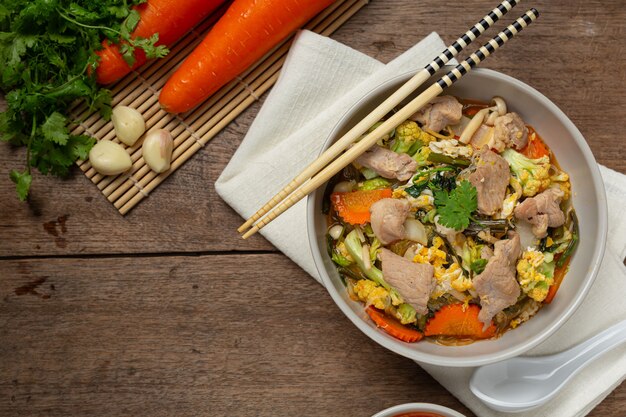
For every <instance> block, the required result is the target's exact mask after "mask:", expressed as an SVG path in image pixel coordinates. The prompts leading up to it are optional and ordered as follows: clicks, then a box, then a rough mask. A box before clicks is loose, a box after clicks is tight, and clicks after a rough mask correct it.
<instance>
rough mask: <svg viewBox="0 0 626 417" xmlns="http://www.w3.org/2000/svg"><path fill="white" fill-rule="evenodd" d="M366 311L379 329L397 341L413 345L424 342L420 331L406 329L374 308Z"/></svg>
mask: <svg viewBox="0 0 626 417" xmlns="http://www.w3.org/2000/svg"><path fill="white" fill-rule="evenodd" d="M365 311H366V312H367V314H368V316H370V318H371V319H372V321H373V322H374V323H376V325H377V326H378V327H380V328H381V329H383V330H384V331H385V332H387V333H388V334H389V335H391V336H393V337H395V338H396V339H400V340H402V341H403V342H407V343H413V342H417V341H420V340H422V337H423V335H422V333H420V332H419V330H414V329H410V328H408V327H406V326H405V325H403V324H401V323H400V322H399V321H398V320H396V319H394V318H393V317H390V316H387V315H386V314H385V313H383V312H382V311H380V310H377V309H375V308H374V307H372V306H369V307H367V308H366V309H365Z"/></svg>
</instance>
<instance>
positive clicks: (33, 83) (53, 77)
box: [0, 0, 168, 200]
mask: <svg viewBox="0 0 626 417" xmlns="http://www.w3.org/2000/svg"><path fill="white" fill-rule="evenodd" d="M143 2H145V0H102V1H90V0H11V1H0V90H1V91H2V93H3V94H4V97H5V99H6V101H7V107H8V108H7V109H6V110H5V111H4V112H0V140H2V141H5V142H9V143H11V144H13V145H16V146H27V147H28V151H27V152H25V154H26V155H27V156H26V158H27V161H26V166H25V168H24V169H23V170H19V169H17V170H13V171H11V174H10V177H11V180H12V181H13V182H14V183H15V184H16V190H17V193H18V197H19V198H20V199H21V200H24V199H26V197H27V195H28V190H29V188H30V184H31V182H32V176H31V175H30V170H31V168H37V169H38V170H39V171H40V172H41V173H43V174H48V173H50V174H54V175H60V176H63V175H66V174H67V173H68V172H69V169H70V167H71V166H72V165H73V163H74V161H75V160H76V159H77V158H81V159H86V158H87V157H88V154H89V150H90V149H91V147H92V146H93V145H94V143H95V140H94V139H92V138H90V137H88V136H83V135H81V136H73V135H71V134H70V129H69V128H68V125H69V124H70V123H71V122H77V121H73V120H70V118H69V116H68V113H69V112H68V108H69V107H70V106H72V105H73V104H74V102H75V101H77V100H83V101H85V102H86V103H87V105H88V106H89V108H90V109H97V110H99V111H100V114H101V115H102V117H103V118H105V119H106V120H108V119H109V118H110V115H111V93H110V92H109V91H108V90H106V89H103V88H100V87H99V86H98V85H97V84H96V77H95V75H94V74H95V69H96V68H97V65H98V63H99V57H98V55H97V54H96V53H95V51H97V50H99V49H101V48H102V44H101V43H102V40H103V39H108V40H110V41H111V42H114V43H117V44H120V45H122V48H123V49H124V48H125V50H124V51H123V52H125V53H124V58H126V59H127V61H132V63H134V59H135V58H134V51H135V49H136V48H142V49H143V50H144V51H145V52H146V55H147V56H148V57H151V58H152V57H154V58H158V57H162V56H164V55H165V54H166V53H167V52H168V51H167V48H165V46H157V45H156V43H157V42H158V39H159V38H158V35H153V36H151V37H150V38H148V39H139V40H137V41H136V40H135V39H131V33H132V31H133V30H134V29H135V27H136V26H137V24H138V23H139V19H140V16H139V13H138V12H137V11H136V10H135V9H134V8H133V6H135V5H137V4H140V3H143ZM124 45H127V46H124Z"/></svg>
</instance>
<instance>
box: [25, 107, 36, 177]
mask: <svg viewBox="0 0 626 417" xmlns="http://www.w3.org/2000/svg"><path fill="white" fill-rule="evenodd" d="M36 131H37V116H36V115H35V114H33V126H32V128H31V130H30V136H29V137H28V143H27V144H26V172H27V173H28V175H30V148H31V145H32V143H33V139H34V137H35V132H36Z"/></svg>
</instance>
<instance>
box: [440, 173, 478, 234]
mask: <svg viewBox="0 0 626 417" xmlns="http://www.w3.org/2000/svg"><path fill="white" fill-rule="evenodd" d="M435 206H437V213H438V214H439V223H441V224H442V225H444V226H446V227H450V228H452V229H454V230H463V229H465V228H466V227H467V226H469V223H470V220H471V218H472V213H473V212H474V211H476V209H477V208H478V199H477V192H476V187H474V186H473V185H472V184H471V183H470V182H469V181H467V180H463V181H461V182H460V184H459V185H458V186H457V187H456V188H454V189H453V190H452V191H450V192H448V191H446V190H445V189H441V190H437V191H435Z"/></svg>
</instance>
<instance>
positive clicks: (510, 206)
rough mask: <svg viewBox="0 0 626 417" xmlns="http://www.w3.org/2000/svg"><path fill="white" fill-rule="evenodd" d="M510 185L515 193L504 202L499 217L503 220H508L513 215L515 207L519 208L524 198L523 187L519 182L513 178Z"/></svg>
mask: <svg viewBox="0 0 626 417" xmlns="http://www.w3.org/2000/svg"><path fill="white" fill-rule="evenodd" d="M509 183H510V185H511V187H513V190H514V191H513V192H512V193H511V194H509V195H507V196H506V197H505V198H504V201H503V202H502V210H501V211H500V216H499V217H500V218H501V219H507V218H509V217H511V216H512V215H513V210H514V209H515V206H517V202H518V201H519V198H520V197H521V196H522V185H521V184H520V183H519V181H518V180H517V179H516V178H515V177H513V176H512V177H511V179H510V181H509Z"/></svg>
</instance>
